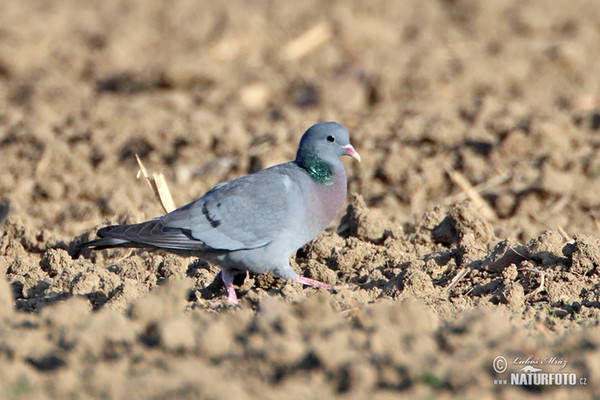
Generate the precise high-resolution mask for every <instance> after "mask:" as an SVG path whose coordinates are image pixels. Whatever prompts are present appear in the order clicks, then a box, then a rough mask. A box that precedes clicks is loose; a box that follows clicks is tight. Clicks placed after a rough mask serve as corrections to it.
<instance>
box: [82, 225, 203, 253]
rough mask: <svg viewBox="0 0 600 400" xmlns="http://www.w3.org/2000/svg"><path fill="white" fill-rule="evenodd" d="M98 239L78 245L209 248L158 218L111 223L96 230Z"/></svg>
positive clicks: (97, 247)
mask: <svg viewBox="0 0 600 400" xmlns="http://www.w3.org/2000/svg"><path fill="white" fill-rule="evenodd" d="M97 234H98V236H99V237H100V239H96V240H92V241H90V242H86V243H82V244H81V245H80V247H92V248H93V249H96V250H99V249H107V248H111V247H141V248H154V249H157V248H160V249H165V250H169V251H207V250H211V249H210V248H209V247H208V246H206V244H205V243H204V242H202V241H201V240H197V239H195V238H193V237H192V236H191V234H190V233H189V232H188V231H186V230H184V229H179V228H170V227H164V226H163V225H162V224H161V222H160V221H158V220H150V221H147V222H142V223H140V224H132V225H111V226H107V227H104V228H102V229H100V230H99V231H98V233H97Z"/></svg>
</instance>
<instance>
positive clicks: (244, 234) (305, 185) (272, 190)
mask: <svg viewBox="0 0 600 400" xmlns="http://www.w3.org/2000/svg"><path fill="white" fill-rule="evenodd" d="M346 155H347V156H350V157H353V158H355V159H356V160H357V161H359V162H360V155H359V154H358V152H357V151H356V150H355V149H354V147H353V146H352V145H351V144H350V138H349V135H348V131H347V130H346V128H344V127H343V126H342V125H340V124H339V123H337V122H321V123H317V124H315V125H313V126H311V127H310V128H309V129H308V130H307V131H306V132H305V133H304V135H303V136H302V139H301V140H300V145H299V146H298V152H297V154H296V159H295V160H294V161H290V162H286V163H283V164H279V165H275V166H273V167H270V168H266V169H263V170H261V171H258V172H255V173H253V174H250V175H246V176H242V177H240V178H237V179H233V180H231V181H228V182H225V183H219V184H217V185H216V186H215V187H214V188H212V189H211V190H210V191H208V192H207V193H206V194H205V195H203V196H202V197H200V198H199V199H198V200H196V201H194V202H192V203H189V204H187V205H185V206H183V207H180V208H178V209H176V210H173V211H171V212H170V213H168V214H165V215H163V216H161V217H158V218H155V219H152V220H149V221H146V222H142V223H139V224H130V225H111V226H106V227H104V228H101V229H100V230H98V232H97V235H98V237H99V239H96V240H92V241H90V242H87V243H83V244H82V245H81V246H83V247H91V248H92V249H95V250H97V249H105V248H113V247H141V248H147V249H150V250H158V249H161V250H166V251H168V252H171V253H175V254H181V255H192V256H195V257H198V258H201V259H203V260H205V261H207V262H208V263H210V264H213V265H218V266H219V267H220V268H221V279H222V280H223V283H224V284H225V288H226V290H227V294H228V302H229V303H230V304H237V302H238V300H237V296H236V293H235V289H234V286H233V278H234V276H235V275H236V274H237V273H238V272H242V271H250V272H253V273H255V274H262V273H266V272H272V273H274V274H276V275H278V276H280V277H281V278H284V279H291V280H294V281H296V282H299V283H301V284H304V285H308V286H313V287H317V288H325V289H329V290H332V289H336V288H337V287H336V286H332V285H329V284H326V283H323V282H319V281H317V280H314V279H310V278H306V277H303V276H299V275H298V274H297V273H296V272H295V271H294V270H293V269H292V267H291V266H290V264H289V259H290V257H291V256H292V254H293V253H294V252H295V251H296V250H298V249H299V248H301V247H302V246H304V245H305V244H307V243H309V242H310V241H311V240H313V239H314V238H315V237H316V236H317V235H318V234H319V233H321V232H322V231H323V230H324V229H325V228H326V227H327V226H328V225H329V224H330V223H331V222H332V221H333V220H334V219H335V218H336V216H337V215H338V214H339V212H340V211H341V210H342V208H343V206H344V203H345V200H346V190H347V180H346V171H345V169H344V165H343V164H342V162H341V160H340V157H341V156H346Z"/></svg>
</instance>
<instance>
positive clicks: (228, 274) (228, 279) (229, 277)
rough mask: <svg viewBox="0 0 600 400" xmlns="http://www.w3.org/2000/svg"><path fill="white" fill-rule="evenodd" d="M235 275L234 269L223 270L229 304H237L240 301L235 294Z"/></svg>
mask: <svg viewBox="0 0 600 400" xmlns="http://www.w3.org/2000/svg"><path fill="white" fill-rule="evenodd" d="M233 277H234V274H233V272H232V271H230V270H228V269H223V270H221V279H223V283H224V284H225V288H226V289H227V301H228V302H229V304H233V305H236V304H237V303H238V299H237V296H236V295H235V289H234V287H233Z"/></svg>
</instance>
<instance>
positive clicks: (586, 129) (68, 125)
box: [0, 0, 600, 240]
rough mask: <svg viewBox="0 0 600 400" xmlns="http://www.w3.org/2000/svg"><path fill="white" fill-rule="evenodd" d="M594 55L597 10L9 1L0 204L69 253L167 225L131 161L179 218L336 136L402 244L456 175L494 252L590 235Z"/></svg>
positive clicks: (448, 193) (529, 5)
mask: <svg viewBox="0 0 600 400" xmlns="http://www.w3.org/2000/svg"><path fill="white" fill-rule="evenodd" d="M598 43H600V8H599V7H597V4H596V3H595V1H593V0H589V1H578V2H575V3H573V2H571V1H567V0H564V1H552V2H546V1H542V0H539V1H535V0H534V1H527V2H522V1H503V2H495V1H484V2H481V1H475V0H464V1H460V0H440V1H434V2H421V1H418V0H412V1H411V0H409V1H387V0H386V1H370V2H368V3H365V2H362V1H349V2H348V1H304V2H271V1H260V0H257V1H248V0H233V1H228V2H219V3H217V2H209V1H192V0H173V1H132V0H121V1H118V0H114V1H103V2H81V1H77V0H62V1H55V2H47V1H42V0H23V1H5V2H3V5H2V8H1V10H0V170H1V171H2V173H1V174H0V195H2V196H3V197H4V198H9V199H11V200H12V204H13V209H12V212H13V213H14V214H15V215H18V216H19V217H20V218H22V220H23V221H24V223H25V225H28V226H31V227H32V228H34V229H36V230H37V229H46V230H48V231H50V232H52V233H53V234H56V235H59V236H64V237H65V238H67V237H69V236H72V235H76V234H79V233H81V232H82V230H85V229H87V228H89V226H90V225H95V224H99V223H101V222H102V221H105V220H107V219H114V218H115V216H119V215H121V216H126V217H124V218H131V219H132V220H135V221H137V220H142V219H146V218H149V217H153V216H156V215H158V214H159V213H160V212H161V210H160V208H159V206H158V205H157V203H156V202H155V201H153V200H152V193H151V192H150V191H149V190H148V189H147V187H146V186H145V183H144V182H143V181H142V180H136V179H135V174H136V171H137V167H136V164H135V160H134V154H135V153H137V154H139V155H140V156H141V157H142V159H143V160H144V161H145V163H146V166H147V167H148V168H149V169H151V170H159V171H162V172H164V173H165V174H166V175H167V181H168V182H169V184H170V187H171V190H172V192H173V193H174V197H175V202H176V203H177V205H182V204H184V203H187V202H188V201H191V200H193V199H195V198H196V197H198V196H199V195H200V194H202V193H204V192H205V191H206V190H208V189H210V188H211V187H212V186H213V185H214V184H216V183H218V182H221V181H224V180H228V179H231V178H233V177H236V176H239V175H242V174H246V173H248V172H253V171H256V170H258V169H261V168H264V167H266V166H269V165H272V164H276V163H279V162H282V161H286V160H290V159H292V158H293V157H294V153H295V150H296V146H297V143H298V140H299V138H300V136H301V134H302V133H303V132H304V130H305V129H306V128H308V127H309V126H310V125H312V124H313V123H315V122H317V121H322V120H336V121H339V122H341V123H343V124H345V125H346V126H347V127H348V129H349V131H350V132H351V137H352V141H353V143H354V144H355V147H356V148H357V149H358V151H359V152H360V153H361V155H362V156H363V163H362V164H360V165H354V164H352V163H347V168H348V169H349V177H350V190H351V191H353V192H358V193H360V194H362V195H363V196H364V197H365V199H366V201H367V203H368V205H370V206H372V207H377V208H380V209H382V210H383V211H384V212H385V213H386V215H387V216H388V217H389V218H390V219H392V220H393V221H395V222H397V223H399V224H402V225H404V226H410V225H411V224H413V223H414V221H415V219H418V218H419V217H420V215H421V214H422V213H423V212H424V211H426V210H428V209H431V208H432V207H433V206H435V205H448V204H451V203H453V202H455V201H457V200H460V199H461V198H465V195H464V193H463V190H462V189H461V188H460V187H458V186H457V185H456V184H455V182H454V181H453V180H452V179H451V177H450V174H451V173H453V172H454V171H456V172H457V173H458V174H459V175H460V176H462V177H463V178H466V180H467V182H468V183H470V184H471V185H473V186H474V187H475V190H476V191H478V192H479V193H480V194H481V195H482V197H483V199H484V200H485V202H486V203H487V204H489V206H490V207H491V210H492V212H493V217H494V218H495V219H494V221H495V228H496V230H497V232H496V233H497V234H498V235H500V236H515V237H516V238H518V239H521V240H526V239H529V238H531V237H533V236H535V235H536V234H538V233H539V232H541V231H544V230H546V229H554V228H556V226H557V224H559V225H561V226H562V227H563V228H564V229H565V230H566V231H567V232H568V233H569V234H572V233H574V232H580V231H583V232H590V233H595V232H597V230H596V226H595V224H594V220H593V218H592V217H593V216H594V215H597V214H598V211H599V202H600V200H599V199H598V196H597V193H598V192H599V189H600V180H599V179H598V175H599V174H600V158H599V157H598V155H597V148H598V145H599V137H598V133H599V132H600V130H599V129H600V111H599V108H598V107H599V102H598V88H599V84H600V83H599V79H600V78H599V77H600V63H599V62H598V61H599V55H600V47H598ZM459 178H460V177H459ZM478 185H479V186H478Z"/></svg>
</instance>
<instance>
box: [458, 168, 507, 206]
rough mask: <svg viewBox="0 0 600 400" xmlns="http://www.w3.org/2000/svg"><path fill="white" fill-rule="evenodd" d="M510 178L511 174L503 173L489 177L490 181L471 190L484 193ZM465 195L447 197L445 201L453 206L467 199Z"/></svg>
mask: <svg viewBox="0 0 600 400" xmlns="http://www.w3.org/2000/svg"><path fill="white" fill-rule="evenodd" d="M511 177H512V174H510V173H503V174H502V175H496V176H493V177H491V178H490V179H488V180H487V181H485V182H482V183H480V184H479V185H476V186H473V189H474V190H475V191H476V192H478V193H481V192H485V191H486V190H488V189H491V188H493V187H496V186H498V185H501V184H503V183H504V182H506V181H508V180H509V179H510V178H511ZM467 197H468V196H467V194H466V193H465V192H461V193H457V194H455V195H454V196H451V197H449V198H448V199H447V200H449V201H447V203H448V204H453V203H456V202H459V201H463V200H466V199H467Z"/></svg>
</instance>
